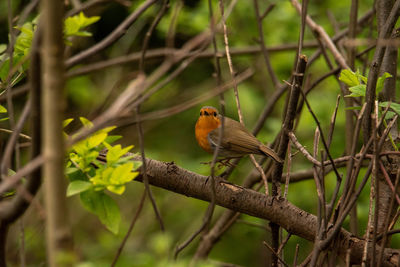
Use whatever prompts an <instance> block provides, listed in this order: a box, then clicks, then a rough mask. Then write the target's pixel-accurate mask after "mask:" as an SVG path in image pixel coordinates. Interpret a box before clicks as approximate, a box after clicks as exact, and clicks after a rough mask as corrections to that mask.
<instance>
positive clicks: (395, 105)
mask: <svg viewBox="0 0 400 267" xmlns="http://www.w3.org/2000/svg"><path fill="white" fill-rule="evenodd" d="M389 105H390V108H391V109H392V110H393V111H394V112H396V113H397V114H399V115H400V104H398V103H393V102H380V103H379V106H380V107H383V108H386V107H388V106H389Z"/></svg>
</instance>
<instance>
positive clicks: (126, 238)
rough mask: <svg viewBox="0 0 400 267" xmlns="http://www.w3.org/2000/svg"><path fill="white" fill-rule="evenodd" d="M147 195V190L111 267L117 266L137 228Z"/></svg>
mask: <svg viewBox="0 0 400 267" xmlns="http://www.w3.org/2000/svg"><path fill="white" fill-rule="evenodd" d="M146 195H147V192H146V189H145V190H144V192H143V194H142V197H141V198H140V202H139V206H138V208H137V210H136V213H135V216H133V219H132V221H131V224H130V225H129V228H128V231H127V232H126V234H125V236H124V239H123V240H122V242H121V244H120V245H119V247H118V250H117V253H116V254H115V256H114V259H113V262H112V263H111V267H114V266H115V265H116V264H117V261H118V259H119V256H120V255H121V253H122V250H123V248H124V246H125V244H126V241H128V238H129V236H130V234H131V232H132V230H133V227H134V226H135V223H136V221H137V219H138V218H139V215H140V212H141V211H142V209H143V205H144V201H145V199H146Z"/></svg>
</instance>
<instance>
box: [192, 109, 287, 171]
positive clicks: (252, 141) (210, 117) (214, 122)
mask: <svg viewBox="0 0 400 267" xmlns="http://www.w3.org/2000/svg"><path fill="white" fill-rule="evenodd" d="M221 120H222V116H221V115H220V114H219V112H218V110H217V109H216V108H214V107H211V106H205V107H202V108H201V109H200V116H199V118H198V120H197V122H196V125H195V136H196V140H197V142H198V144H199V146H200V147H201V148H202V149H203V150H205V151H206V152H208V153H213V152H214V150H215V148H216V147H217V146H218V137H219V134H220V128H221V124H222V123H221ZM248 154H258V155H266V156H270V157H271V158H272V159H274V160H275V161H277V162H279V163H282V162H283V160H282V159H281V158H280V157H279V156H278V155H277V154H276V152H275V151H274V150H273V149H271V148H269V147H268V146H266V145H264V144H263V143H261V141H260V140H258V139H257V138H256V137H255V136H254V135H253V134H251V133H250V132H249V131H248V130H247V129H246V127H244V126H243V124H241V123H240V122H238V121H236V120H233V119H231V118H228V117H224V131H223V137H222V140H221V146H220V149H219V153H218V155H219V156H220V157H226V158H235V157H241V156H244V155H248Z"/></svg>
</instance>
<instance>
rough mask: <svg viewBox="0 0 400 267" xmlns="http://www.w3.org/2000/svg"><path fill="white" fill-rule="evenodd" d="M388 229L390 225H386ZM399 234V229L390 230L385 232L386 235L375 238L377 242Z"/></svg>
mask: <svg viewBox="0 0 400 267" xmlns="http://www.w3.org/2000/svg"><path fill="white" fill-rule="evenodd" d="M388 229H390V224H389V225H388ZM399 233H400V229H392V230H390V231H387V232H386V234H383V233H382V234H380V235H378V236H377V237H376V240H377V241H380V240H381V239H382V238H383V237H384V236H385V235H386V236H389V235H395V234H399Z"/></svg>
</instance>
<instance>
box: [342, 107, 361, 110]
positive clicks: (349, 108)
mask: <svg viewBox="0 0 400 267" xmlns="http://www.w3.org/2000/svg"><path fill="white" fill-rule="evenodd" d="M345 110H361V107H360V106H355V107H347V108H345Z"/></svg>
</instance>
